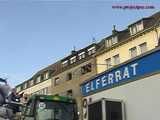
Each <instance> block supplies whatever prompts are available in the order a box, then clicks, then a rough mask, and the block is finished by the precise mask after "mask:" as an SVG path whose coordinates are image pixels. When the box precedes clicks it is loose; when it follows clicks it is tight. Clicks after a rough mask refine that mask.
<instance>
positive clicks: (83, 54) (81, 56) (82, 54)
mask: <svg viewBox="0 0 160 120" xmlns="http://www.w3.org/2000/svg"><path fill="white" fill-rule="evenodd" d="M78 56H79V60H81V59H83V58H85V52H81V53H79V54H78Z"/></svg>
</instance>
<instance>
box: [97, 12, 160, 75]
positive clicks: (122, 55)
mask: <svg viewBox="0 0 160 120" xmlns="http://www.w3.org/2000/svg"><path fill="white" fill-rule="evenodd" d="M159 21H160V12H158V13H156V14H154V15H152V16H150V17H146V18H142V19H140V20H138V21H136V22H135V23H133V24H130V25H128V27H127V28H126V29H125V30H122V31H117V30H116V29H115V27H114V29H113V31H112V35H110V36H109V37H107V38H104V39H103V40H102V41H101V42H103V43H104V45H103V46H101V47H102V48H101V49H100V50H101V51H100V52H98V53H97V54H96V63H97V73H101V72H103V71H105V70H107V69H110V68H112V67H114V66H116V65H118V64H120V63H123V62H125V61H127V60H129V59H132V58H135V57H136V56H138V55H140V54H143V53H145V52H147V51H149V50H152V49H154V48H155V47H157V46H158V42H159V38H160V26H159V24H160V23H159ZM100 64H102V65H100Z"/></svg>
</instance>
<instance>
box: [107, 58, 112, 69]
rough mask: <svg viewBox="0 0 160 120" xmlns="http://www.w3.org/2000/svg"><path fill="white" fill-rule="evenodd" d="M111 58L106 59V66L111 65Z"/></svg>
mask: <svg viewBox="0 0 160 120" xmlns="http://www.w3.org/2000/svg"><path fill="white" fill-rule="evenodd" d="M111 66H112V65H111V58H108V59H106V67H107V69H109V68H110V67H111Z"/></svg>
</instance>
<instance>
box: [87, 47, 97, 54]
mask: <svg viewBox="0 0 160 120" xmlns="http://www.w3.org/2000/svg"><path fill="white" fill-rule="evenodd" d="M87 51H88V55H92V54H94V53H95V52H96V47H95V46H93V47H91V48H89V49H88V50H87Z"/></svg>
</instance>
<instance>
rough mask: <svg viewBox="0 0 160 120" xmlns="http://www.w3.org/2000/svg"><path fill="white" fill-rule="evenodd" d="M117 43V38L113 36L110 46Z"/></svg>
mask: <svg viewBox="0 0 160 120" xmlns="http://www.w3.org/2000/svg"><path fill="white" fill-rule="evenodd" d="M116 43H118V37H117V36H113V37H112V45H113V44H116Z"/></svg>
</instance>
